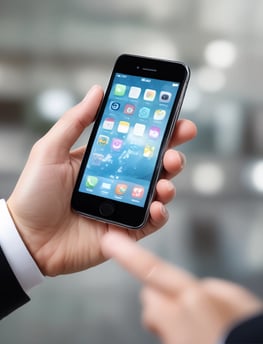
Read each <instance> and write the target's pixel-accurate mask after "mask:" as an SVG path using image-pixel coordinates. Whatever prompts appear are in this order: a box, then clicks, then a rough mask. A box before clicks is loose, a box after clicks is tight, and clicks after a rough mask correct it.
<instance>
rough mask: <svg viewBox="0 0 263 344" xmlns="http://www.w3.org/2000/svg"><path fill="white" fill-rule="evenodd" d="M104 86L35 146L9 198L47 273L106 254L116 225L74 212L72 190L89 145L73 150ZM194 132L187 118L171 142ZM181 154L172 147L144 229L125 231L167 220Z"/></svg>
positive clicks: (151, 227)
mask: <svg viewBox="0 0 263 344" xmlns="http://www.w3.org/2000/svg"><path fill="white" fill-rule="evenodd" d="M102 97H103V90H102V89H101V87H99V86H94V87H93V88H92V89H91V90H90V91H89V93H88V94H87V96H86V97H85V98H84V100H83V101H82V102H80V103H79V104H78V105H76V106H75V107H73V108H72V109H70V110H69V111H67V112H66V113H65V114H64V116H62V117H61V119H60V120H59V121H58V122H57V123H56V124H55V125H54V126H53V127H52V128H51V129H50V131H49V132H48V133H47V134H46V135H45V136H44V137H42V138H41V139H40V140H39V141H38V142H37V143H36V144H35V145H34V146H33V148H32V150H31V153H30V156H29V158H28V161H27V163H26V166H25V168H24V170H23V172H22V174H21V176H20V178H19V180H18V183H17V185H16V187H15V189H14V191H13V193H12V194H11V196H10V198H9V199H8V201H7V205H8V208H9V211H10V213H11V215H12V217H13V220H14V222H15V224H16V227H17V229H18V231H19V233H20V235H21V237H22V239H23V241H24V243H25V244H26V246H27V248H28V249H29V251H30V253H31V255H32V257H33V258H34V259H35V261H36V263H37V264H38V266H39V268H40V270H41V271H42V273H43V274H45V275H49V276H55V275H57V274H65V273H72V272H76V271H80V270H83V269H86V268H88V267H91V266H93V265H96V264H99V263H101V262H103V261H104V260H105V258H104V256H103V254H102V252H101V249H100V241H101V238H102V237H103V235H104V234H105V233H106V232H108V231H110V230H113V228H114V226H110V225H106V224H103V223H100V222H97V221H94V220H90V219H87V218H84V217H83V216H80V215H78V214H76V213H74V212H72V210H71V207H70V200H71V194H72V191H73V187H74V184H75V181H76V178H77V174H78V171H79V167H80V163H81V160H82V157H83V154H84V151H85V147H82V148H79V149H76V150H73V151H70V149H71V147H72V145H73V144H74V143H75V142H76V140H77V139H78V137H79V136H80V134H81V133H82V132H83V130H84V129H85V128H86V127H87V126H88V125H89V124H90V123H91V122H92V121H93V120H94V117H95V114H96V112H97V109H98V106H99V104H100V102H101V100H102ZM195 134H196V127H195V125H194V124H193V123H192V122H190V121H186V120H182V121H180V122H178V124H177V130H176V133H175V134H174V136H173V138H172V140H171V146H173V145H175V144H180V143H183V142H185V141H187V140H190V139H191V138H193V137H194V136H195ZM183 163H184V161H183V159H182V155H180V154H179V153H178V152H176V151H174V150H172V149H169V150H168V151H167V152H166V154H165V157H164V172H163V175H162V179H161V180H160V181H159V182H158V185H157V196H156V200H155V201H154V202H153V203H152V204H151V208H150V218H149V221H148V223H147V225H146V226H145V228H144V229H143V230H140V231H125V230H124V229H123V230H122V231H123V232H124V233H125V232H126V233H128V235H130V236H131V237H134V238H135V239H137V240H138V239H140V238H142V237H144V236H146V235H148V234H150V233H152V232H154V231H156V230H157V229H158V228H160V227H161V226H163V225H164V224H165V222H166V221H167V218H168V216H167V212H166V210H165V207H164V204H165V203H167V202H169V201H170V200H171V199H172V198H173V197H174V194H175V190H174V187H173V184H172V183H171V182H170V181H169V180H168V179H170V178H172V177H173V176H174V175H176V174H177V173H178V172H180V170H181V169H182V168H183Z"/></svg>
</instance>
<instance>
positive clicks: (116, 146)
mask: <svg viewBox="0 0 263 344" xmlns="http://www.w3.org/2000/svg"><path fill="white" fill-rule="evenodd" d="M122 145H123V140H121V139H118V138H114V139H112V142H111V148H112V149H113V150H114V151H119V150H120V149H121V147H122Z"/></svg>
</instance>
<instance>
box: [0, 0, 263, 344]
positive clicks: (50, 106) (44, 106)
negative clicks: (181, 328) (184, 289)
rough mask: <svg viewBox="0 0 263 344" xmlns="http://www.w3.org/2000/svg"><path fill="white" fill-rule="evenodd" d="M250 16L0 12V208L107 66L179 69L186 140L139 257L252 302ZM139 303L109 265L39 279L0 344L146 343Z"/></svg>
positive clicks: (61, 9) (257, 74)
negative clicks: (163, 213)
mask: <svg viewBox="0 0 263 344" xmlns="http://www.w3.org/2000/svg"><path fill="white" fill-rule="evenodd" d="M262 13H263V2H262V1H261V0H253V1H246V0H221V1H213V0H212V1H211V0H162V1H150V0H133V1H120V0H107V1H106V0H98V1H92V0H74V1H69V0H45V1H41V2H40V1H35V0H23V1H19V0H8V1H7V0H1V1H0V197H2V198H7V197H8V195H9V194H10V192H11V191H12V189H13V187H14V185H15V183H16V180H17V178H18V176H19V174H20V172H21V169H22V168H23V165H24V163H25V161H26V159H27V155H28V153H29V151H30V148H31V146H32V144H33V143H34V142H35V141H36V140H37V139H38V138H39V137H40V136H41V135H42V134H43V133H44V132H45V131H46V130H47V129H48V128H49V127H50V125H51V124H52V123H53V122H54V121H56V119H57V118H58V117H59V116H60V115H61V114H62V113H63V112H64V110H65V109H67V108H69V107H70V106H72V105H73V104H75V103H76V102H77V101H79V100H80V99H81V98H82V97H83V96H84V94H85V93H86V91H87V90H88V89H89V87H90V86H91V85H93V84H94V83H99V84H101V85H102V86H103V87H104V88H105V87H106V85H107V81H108V78H109V76H110V73H111V68H112V66H113V63H114V61H115V59H116V57H117V56H118V55H120V54H121V53H123V52H126V53H133V54H140V55H149V56H154V57H159V58H168V59H176V60H181V61H184V62H185V63H187V64H189V66H190V67H191V70H192V78H191V82H190V86H189V90H188V92H187V96H186V100H185V103H184V106H183V109H182V114H181V118H183V117H185V118H190V119H192V120H193V121H194V122H195V123H196V124H197V126H198V129H199V135H198V137H197V138H196V139H195V140H194V141H192V142H190V143H187V144H185V145H184V146H182V147H180V149H181V150H182V151H183V152H185V153H186V155H187V166H186V168H185V170H184V172H183V173H182V174H181V175H180V176H178V177H176V178H175V179H174V183H175V185H176V188H177V198H176V199H175V201H174V202H173V203H171V204H170V205H169V210H170V220H169V223H168V224H167V225H166V226H165V228H164V229H163V230H162V231H161V232H159V233H157V234H155V235H153V236H151V237H149V238H146V239H144V240H143V241H142V242H141V244H142V245H144V246H145V247H148V248H151V249H152V250H153V251H154V252H155V253H157V254H159V255H160V256H162V257H163V258H165V259H167V260H169V261H171V262H173V263H176V264H178V265H180V266H183V267H185V268H187V269H189V270H191V271H192V272H194V273H196V274H198V275H199V276H206V275H212V276H218V277H224V278H228V279H231V280H233V281H237V282H241V283H243V284H244V285H246V286H248V287H250V288H251V289H252V290H254V291H255V292H257V293H258V294H259V295H261V296H263V291H262V290H263V288H262V287H263V250H262V244H263V230H262V225H263V211H262V210H263V209H262V206H263V202H262V201H263V197H262V196H263V155H262V154H263V134H262V130H263V97H262V94H263V90H262V87H261V84H262V71H263V68H262V66H263V62H262V61H263V44H262V39H263V21H262ZM88 134H89V133H88V132H87V133H86V134H85V135H84V137H82V138H81V139H80V142H79V143H85V142H86V141H87V138H88ZM139 290H140V285H139V283H137V282H136V281H134V280H133V279H132V278H131V277H130V276H129V275H128V274H127V273H126V272H124V271H123V270H122V269H121V268H119V267H118V266H116V265H115V264H114V263H113V262H107V263H105V264H103V265H101V266H100V267H97V268H93V269H91V270H89V271H86V272H82V273H79V274H74V275H71V276H62V277H58V278H55V279H51V278H50V279H48V278H47V279H46V281H45V283H43V284H42V285H41V286H39V287H36V288H35V289H33V290H32V291H31V293H30V296H31V297H32V301H31V302H30V303H29V304H27V305H26V306H24V307H23V308H21V309H19V310H18V311H16V312H15V313H13V314H12V315H10V316H9V317H8V318H6V319H4V320H3V321H2V322H1V324H0V341H1V344H11V343H12V344H13V343H18V342H19V343H20V344H26V343H27V344H35V343H38V344H44V343H47V342H48V343H49V344H53V343H54V344H55V343H56V344H60V343H63V344H67V343H74V344H82V343H92V344H101V343H104V342H106V341H107V342H110V343H115V344H123V343H127V344H134V343H144V344H146V343H157V342H158V341H157V340H156V339H155V338H153V337H152V336H151V335H150V334H148V333H147V332H146V331H145V330H144V329H143V328H142V326H141V324H140V303H139V298H138V295H139Z"/></svg>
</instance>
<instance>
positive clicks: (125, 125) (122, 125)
mask: <svg viewBox="0 0 263 344" xmlns="http://www.w3.org/2000/svg"><path fill="white" fill-rule="evenodd" d="M129 128H130V123H129V122H126V121H120V122H119V125H118V129H117V130H118V133H122V134H127V133H128V131H129Z"/></svg>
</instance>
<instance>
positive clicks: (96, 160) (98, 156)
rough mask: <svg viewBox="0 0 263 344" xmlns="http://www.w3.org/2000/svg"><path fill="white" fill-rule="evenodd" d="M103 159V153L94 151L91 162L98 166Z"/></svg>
mask: <svg viewBox="0 0 263 344" xmlns="http://www.w3.org/2000/svg"><path fill="white" fill-rule="evenodd" d="M103 159H104V155H103V154H99V153H94V154H93V155H92V157H91V164H92V165H94V166H100V164H101V163H102V161H103Z"/></svg>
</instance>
